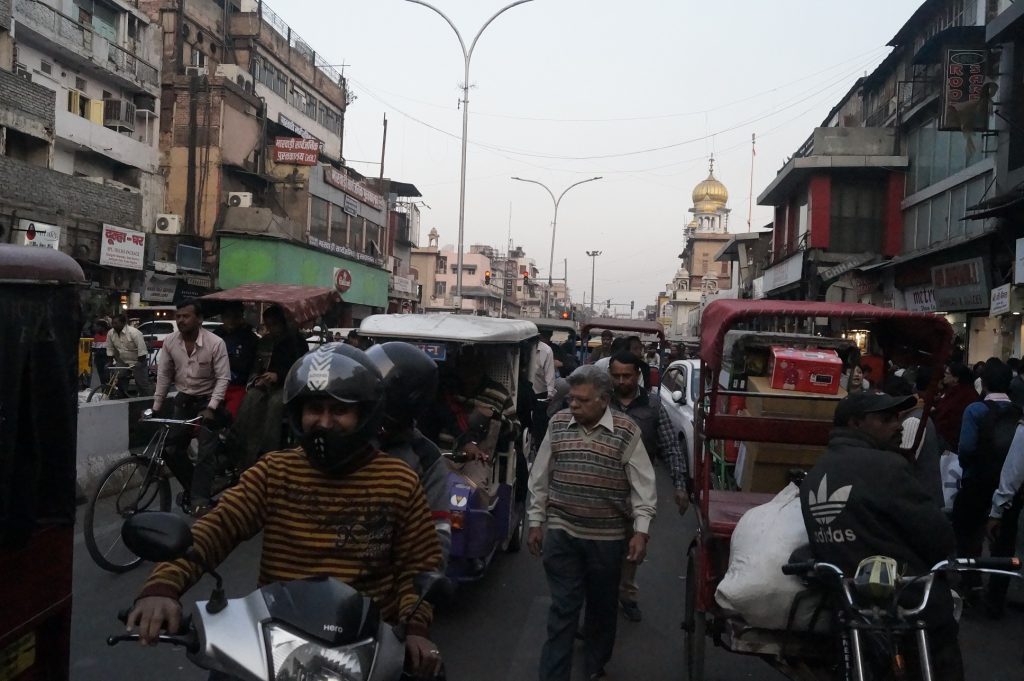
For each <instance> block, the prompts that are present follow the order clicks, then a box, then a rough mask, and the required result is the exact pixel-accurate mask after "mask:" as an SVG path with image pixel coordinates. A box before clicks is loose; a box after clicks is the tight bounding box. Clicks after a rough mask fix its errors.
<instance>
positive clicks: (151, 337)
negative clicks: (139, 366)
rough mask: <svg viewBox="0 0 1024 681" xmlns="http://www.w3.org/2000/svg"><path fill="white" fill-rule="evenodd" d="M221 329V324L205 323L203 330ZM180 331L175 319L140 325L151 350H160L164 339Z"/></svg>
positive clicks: (140, 329)
mask: <svg viewBox="0 0 1024 681" xmlns="http://www.w3.org/2000/svg"><path fill="white" fill-rule="evenodd" d="M220 327H221V323H220V322H203V328H204V329H206V330H207V331H216V330H217V329H219V328H220ZM177 330H178V325H177V324H176V323H175V322H174V320H173V319H157V320H153V321H148V322H142V323H141V324H139V331H141V332H142V336H143V338H145V339H146V343H148V344H149V346H150V347H151V348H159V347H161V346H162V345H163V344H164V338H166V337H167V336H169V335H170V334H172V333H173V332H175V331H177Z"/></svg>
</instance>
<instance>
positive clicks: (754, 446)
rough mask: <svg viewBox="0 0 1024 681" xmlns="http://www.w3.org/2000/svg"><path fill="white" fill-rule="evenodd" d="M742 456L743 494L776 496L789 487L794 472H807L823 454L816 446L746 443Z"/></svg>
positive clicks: (822, 449) (820, 448) (823, 450)
mask: <svg viewBox="0 0 1024 681" xmlns="http://www.w3.org/2000/svg"><path fill="white" fill-rule="evenodd" d="M744 449H745V450H746V451H745V452H744V455H743V474H742V478H741V479H742V480H743V485H742V487H743V491H744V492H764V493H768V494H777V493H778V492H781V491H782V489H783V488H784V487H785V486H786V485H788V484H789V472H790V471H791V470H793V469H794V468H797V469H800V470H803V471H809V470H811V468H812V467H813V466H814V464H815V463H817V461H818V458H819V457H820V456H821V455H822V454H824V453H825V448H824V447H820V446H815V445H790V444H778V443H774V442H747V443H746V444H745V447H744Z"/></svg>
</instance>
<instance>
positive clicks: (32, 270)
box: [0, 244, 85, 284]
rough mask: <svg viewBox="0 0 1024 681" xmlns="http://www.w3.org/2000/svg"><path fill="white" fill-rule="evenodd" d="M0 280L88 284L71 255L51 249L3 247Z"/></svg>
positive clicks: (0, 247) (2, 245)
mask: <svg viewBox="0 0 1024 681" xmlns="http://www.w3.org/2000/svg"><path fill="white" fill-rule="evenodd" d="M0 279H2V280H3V281H8V282H18V283H26V284H27V283H40V284H44V283H61V284H65V283H68V284H71V283H73V284H79V283H84V282H85V274H83V272H82V267H81V265H79V264H78V263H77V262H75V260H74V259H73V258H72V257H71V256H70V255H67V254H66V253H61V252H60V251H57V250H54V249H52V248H32V247H30V246H16V245H14V244H0Z"/></svg>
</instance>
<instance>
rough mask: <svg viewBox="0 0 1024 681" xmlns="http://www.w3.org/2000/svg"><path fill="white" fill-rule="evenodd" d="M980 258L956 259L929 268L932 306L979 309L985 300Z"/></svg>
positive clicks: (986, 290)
mask: <svg viewBox="0 0 1024 681" xmlns="http://www.w3.org/2000/svg"><path fill="white" fill-rule="evenodd" d="M988 286H989V284H988V272H987V271H986V270H985V260H984V258H971V259H970V260H960V261H957V262H952V263H949V264H947V265H938V266H936V267H933V268H932V287H933V289H934V292H935V307H936V308H937V309H939V310H942V311H944V312H951V311H954V310H981V309H984V308H985V305H987V304H988V303H989V288H988Z"/></svg>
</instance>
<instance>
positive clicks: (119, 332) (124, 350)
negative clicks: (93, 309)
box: [107, 314, 153, 397]
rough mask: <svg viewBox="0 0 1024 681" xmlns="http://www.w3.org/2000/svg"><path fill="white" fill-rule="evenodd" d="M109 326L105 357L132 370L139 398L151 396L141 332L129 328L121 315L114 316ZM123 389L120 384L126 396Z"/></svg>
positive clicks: (151, 387)
mask: <svg viewBox="0 0 1024 681" xmlns="http://www.w3.org/2000/svg"><path fill="white" fill-rule="evenodd" d="M111 326H112V327H113V328H111V329H110V331H109V332H108V333H107V357H111V358H113V360H114V363H116V364H119V365H121V366H127V367H131V368H132V376H133V377H134V378H135V385H136V386H138V388H139V395H140V396H143V397H148V396H150V395H152V394H153V384H152V383H150V381H149V348H147V347H146V339H145V338H144V337H143V336H142V332H141V331H139V330H138V329H137V328H135V327H134V326H129V325H128V319H127V318H126V317H125V316H124V315H123V314H119V315H116V316H115V317H114V318H113V319H112V320H111ZM125 380H127V379H125ZM124 387H125V386H124V383H123V382H122V386H121V391H122V392H124V393H126V394H127V391H126V390H124Z"/></svg>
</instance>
